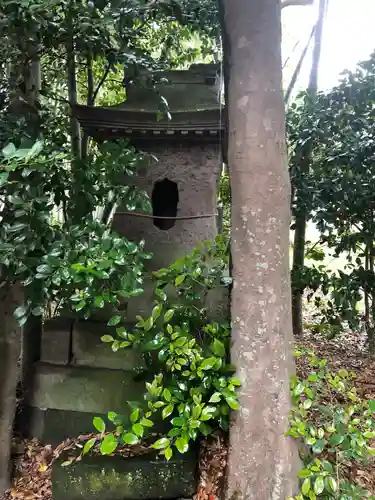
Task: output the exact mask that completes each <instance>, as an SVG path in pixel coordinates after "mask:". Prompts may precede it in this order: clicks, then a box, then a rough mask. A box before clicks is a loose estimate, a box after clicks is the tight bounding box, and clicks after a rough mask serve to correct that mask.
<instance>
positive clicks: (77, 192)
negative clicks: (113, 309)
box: [0, 141, 150, 325]
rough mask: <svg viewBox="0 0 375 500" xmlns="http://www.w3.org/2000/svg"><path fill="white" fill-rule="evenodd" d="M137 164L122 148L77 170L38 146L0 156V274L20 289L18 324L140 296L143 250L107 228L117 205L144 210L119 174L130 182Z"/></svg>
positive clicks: (107, 149) (143, 201)
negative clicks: (55, 311) (49, 310)
mask: <svg viewBox="0 0 375 500" xmlns="http://www.w3.org/2000/svg"><path fill="white" fill-rule="evenodd" d="M141 159H142V157H141V156H140V155H136V154H135V152H134V151H133V150H132V149H130V148H127V147H126V144H119V145H112V144H109V143H103V144H101V145H100V147H99V146H98V147H97V148H96V150H95V155H92V156H90V158H89V160H90V162H89V163H88V164H85V165H83V164H81V165H79V167H80V168H73V166H72V163H71V162H70V161H69V156H67V155H66V154H62V153H61V152H58V151H57V152H56V151H54V150H53V149H51V145H48V144H43V143H42V142H41V141H37V142H36V143H35V144H34V145H33V146H32V147H31V148H23V149H19V148H18V149H17V148H16V147H15V146H14V144H12V143H10V144H8V145H7V146H6V147H5V148H4V149H3V150H2V157H1V158H0V274H1V277H2V279H3V280H4V279H5V280H8V281H15V280H18V281H19V282H21V283H22V284H23V285H24V287H25V288H24V289H25V303H24V304H21V305H20V306H19V307H18V308H17V310H16V312H15V315H16V317H17V319H18V321H19V323H20V324H21V325H22V324H24V323H25V322H26V320H27V318H28V316H29V315H30V314H33V315H36V316H40V315H42V314H43V312H44V310H45V306H46V304H47V303H51V302H53V303H54V304H55V306H56V307H57V308H58V307H63V306H68V307H70V308H72V309H73V310H74V311H77V312H78V311H80V314H82V315H84V316H85V317H88V316H89V315H90V314H91V312H92V310H93V309H94V308H102V307H104V306H105V304H106V303H107V304H111V306H117V305H118V304H119V301H120V299H121V297H129V296H133V295H135V294H139V293H141V292H142V271H143V264H142V263H143V260H144V259H146V258H149V257H150V255H149V254H146V253H145V252H144V250H143V245H144V243H143V242H140V243H139V244H135V243H133V242H129V241H128V240H126V239H125V238H123V237H120V236H119V235H118V234H116V233H115V232H113V231H112V230H111V229H110V227H109V223H110V213H111V212H113V209H114V207H115V206H116V204H118V203H121V204H122V205H123V206H124V207H125V208H126V209H127V210H135V209H137V208H141V209H147V207H148V205H149V200H148V198H147V195H146V193H145V192H143V191H142V190H138V189H136V188H134V187H133V186H124V179H123V176H124V173H125V174H126V175H127V176H128V178H129V177H131V176H132V175H134V174H135V172H136V169H137V167H138V165H139V163H140V160H141ZM75 167H77V165H76V166H75ZM72 179H73V180H72ZM83 193H84V194H83ZM109 194H110V196H109ZM98 207H99V208H100V207H101V208H102V212H103V213H102V217H99V216H98V214H95V211H97V210H96V209H98ZM56 209H60V212H59V213H60V214H61V215H62V217H61V218H60V220H55V219H56V217H55V218H54V217H53V214H56Z"/></svg>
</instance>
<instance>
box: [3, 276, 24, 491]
mask: <svg viewBox="0 0 375 500" xmlns="http://www.w3.org/2000/svg"><path fill="white" fill-rule="evenodd" d="M22 300H23V294H22V287H21V285H19V284H17V283H16V284H8V283H6V282H2V287H1V289H0V318H1V328H0V381H1V384H0V450H1V453H0V497H1V496H2V495H3V493H4V491H5V490H6V489H7V488H8V487H9V483H10V475H11V448H12V430H13V421H14V415H15V411H16V388H17V383H18V379H19V369H18V366H19V365H18V361H19V358H20V354H21V328H20V327H19V326H18V323H17V321H16V320H15V319H14V317H13V312H14V310H15V308H16V307H17V306H18V305H19V304H20V303H21V302H22Z"/></svg>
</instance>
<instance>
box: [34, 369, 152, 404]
mask: <svg viewBox="0 0 375 500" xmlns="http://www.w3.org/2000/svg"><path fill="white" fill-rule="evenodd" d="M35 371H36V373H35V386H34V390H33V391H32V393H31V394H30V393H29V392H28V391H26V404H27V405H29V406H34V407H37V408H41V409H47V408H48V409H55V410H69V411H80V412H92V413H106V412H107V411H109V410H112V411H116V412H119V413H122V412H123V411H124V409H126V408H127V405H126V401H136V400H137V399H139V398H141V397H142V395H143V393H144V383H143V382H136V381H135V380H134V375H133V373H132V372H124V371H122V370H108V369H103V368H85V367H78V366H57V365H51V364H46V363H36V365H35Z"/></svg>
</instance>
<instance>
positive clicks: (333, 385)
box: [287, 349, 375, 500]
mask: <svg viewBox="0 0 375 500" xmlns="http://www.w3.org/2000/svg"><path fill="white" fill-rule="evenodd" d="M295 355H296V356H297V357H302V356H303V357H305V359H306V361H307V363H308V374H307V376H306V377H305V378H303V377H298V376H293V377H292V380H291V393H292V400H293V407H292V412H291V416H290V428H289V431H288V433H287V434H288V435H289V436H292V437H293V438H295V439H297V440H298V442H299V445H300V454H301V458H302V460H303V464H304V465H303V468H302V469H301V470H300V472H299V474H298V477H299V479H300V492H299V494H298V495H297V496H296V497H294V500H304V499H310V500H315V499H329V500H331V499H332V500H333V499H338V500H360V499H364V498H370V499H374V498H375V497H374V496H373V495H370V494H369V492H367V491H365V490H364V489H363V488H361V487H360V486H359V485H358V484H356V483H355V482H354V481H353V480H350V479H348V471H349V469H351V468H353V466H358V467H359V466H361V465H366V464H367V463H368V462H369V461H370V460H371V459H372V457H373V456H374V455H375V448H374V447H373V446H372V445H373V444H375V441H374V438H375V419H374V414H375V401H373V400H366V399H363V398H362V397H361V396H360V395H359V394H358V390H357V388H356V387H355V383H354V380H355V373H351V372H348V371H347V370H340V371H338V372H337V373H334V372H331V371H330V369H329V367H328V365H327V361H326V360H325V359H319V358H318V357H317V356H316V355H315V354H314V352H313V351H311V350H308V349H304V350H303V349H301V350H298V351H296V352H295Z"/></svg>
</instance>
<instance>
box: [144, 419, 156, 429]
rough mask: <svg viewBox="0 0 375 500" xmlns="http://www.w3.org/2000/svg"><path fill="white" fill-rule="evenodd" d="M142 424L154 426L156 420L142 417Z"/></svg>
mask: <svg viewBox="0 0 375 500" xmlns="http://www.w3.org/2000/svg"><path fill="white" fill-rule="evenodd" d="M141 424H142V425H143V427H153V425H154V422H153V421H152V420H149V419H148V418H142V420H141Z"/></svg>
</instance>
